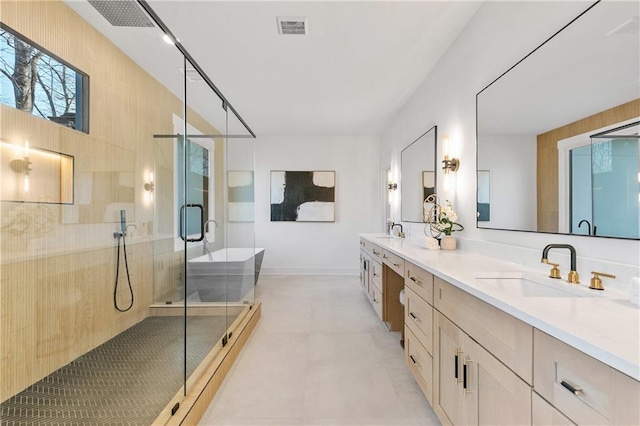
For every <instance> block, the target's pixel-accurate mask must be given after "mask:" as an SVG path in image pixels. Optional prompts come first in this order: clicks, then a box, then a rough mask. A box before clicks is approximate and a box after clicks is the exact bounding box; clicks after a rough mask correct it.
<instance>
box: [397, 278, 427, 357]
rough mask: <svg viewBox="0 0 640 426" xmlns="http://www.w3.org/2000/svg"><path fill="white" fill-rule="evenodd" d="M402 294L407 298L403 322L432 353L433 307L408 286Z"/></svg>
mask: <svg viewBox="0 0 640 426" xmlns="http://www.w3.org/2000/svg"><path fill="white" fill-rule="evenodd" d="M404 294H405V296H406V299H407V301H406V305H405V307H404V322H405V324H406V325H407V326H408V327H409V328H410V329H411V330H412V331H413V333H414V334H415V336H416V337H418V338H419V339H420V342H421V343H422V345H423V346H424V347H425V348H426V349H427V351H428V352H429V353H430V354H433V308H432V307H431V305H429V304H428V303H427V302H426V301H425V300H424V299H423V298H422V297H420V296H418V295H417V294H416V293H415V292H413V291H412V290H411V289H410V288H405V289H404Z"/></svg>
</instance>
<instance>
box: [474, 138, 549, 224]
mask: <svg viewBox="0 0 640 426" xmlns="http://www.w3.org/2000/svg"><path fill="white" fill-rule="evenodd" d="M481 140H482V141H483V143H482V146H483V149H482V155H480V154H478V170H489V172H490V174H491V187H490V194H489V196H490V201H491V210H490V219H491V220H489V221H488V222H481V223H480V226H481V227H483V228H501V229H523V230H528V231H532V230H536V229H537V227H538V223H537V210H536V205H537V194H536V179H537V178H536V156H537V149H536V144H537V140H536V136H535V135H483V136H482V139H481Z"/></svg>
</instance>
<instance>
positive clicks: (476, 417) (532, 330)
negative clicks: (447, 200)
mask: <svg viewBox="0 0 640 426" xmlns="http://www.w3.org/2000/svg"><path fill="white" fill-rule="evenodd" d="M360 244H361V262H360V264H361V283H362V285H363V286H364V288H365V290H366V291H367V294H368V295H369V299H370V300H371V302H372V304H373V306H374V308H375V309H376V312H377V313H378V316H379V317H380V319H381V320H382V321H385V323H386V324H387V326H388V328H389V329H390V330H394V329H396V330H397V329H400V327H399V326H398V324H397V316H396V315H397V312H395V311H396V310H398V309H402V310H403V317H402V318H403V328H404V350H405V358H406V362H407V365H408V366H409V369H410V370H411V372H412V374H413V376H414V377H415V379H416V381H417V383H418V384H419V386H420V388H421V389H422V391H423V392H424V394H425V396H426V398H427V400H428V401H429V403H430V404H431V405H432V406H433V408H434V410H435V412H436V414H437V415H438V418H439V419H440V421H441V422H442V423H443V424H453V425H475V424H484V425H572V424H578V425H581V424H608V425H639V424H640V382H638V380H637V377H636V378H633V377H630V376H629V375H626V374H624V373H622V372H620V371H618V370H617V369H615V368H612V367H611V366H610V365H607V364H606V363H604V362H601V361H600V360H598V359H595V358H593V357H592V356H589V355H587V354H585V353H584V352H583V351H581V350H580V349H577V348H576V347H573V346H572V345H570V344H567V343H564V342H563V341H562V340H560V339H558V338H556V337H552V336H551V335H549V334H548V333H547V332H545V328H546V326H545V325H544V324H545V322H544V321H545V318H537V319H530V320H527V321H523V320H522V319H519V318H517V317H516V315H512V314H511V313H509V312H507V311H508V310H505V309H500V308H498V307H496V305H497V306H501V307H503V305H501V304H500V303H499V299H498V298H497V297H498V296H496V294H491V293H487V294H484V295H481V294H480V293H476V295H474V294H472V292H470V291H467V290H466V289H465V288H464V286H463V285H461V283H460V281H458V280H457V279H455V280H453V279H452V280H447V279H446V278H447V277H448V276H450V274H451V271H450V268H451V267H452V265H454V264H455V265H458V264H459V266H455V268H467V267H473V266H471V265H474V262H473V261H469V262H468V263H465V262H464V261H465V254H464V253H459V252H458V253H447V252H429V254H424V255H423V253H427V251H426V250H424V249H420V248H418V247H416V246H412V245H411V243H410V242H406V241H399V240H394V239H391V238H388V237H386V238H383V237H376V236H373V235H369V234H365V235H363V236H362V237H361V243H360ZM421 250H422V252H421ZM470 256H471V257H474V260H475V265H477V264H478V262H477V258H478V256H477V255H470ZM454 258H455V259H456V260H457V261H459V262H452V260H453V259H454ZM480 263H482V262H480ZM387 278H388V279H390V280H391V283H390V285H388V286H387V285H386V284H387V282H386V281H385V279H387ZM400 280H401V281H402V282H403V284H404V286H403V288H404V292H405V303H404V305H405V306H404V307H402V305H400V304H399V300H398V293H399V291H400V290H401V289H402V287H401V286H398V283H399V281H400ZM449 281H451V282H449ZM372 287H373V291H371V288H372ZM476 289H477V288H476ZM478 296H480V297H478ZM483 299H485V300H483ZM537 303H540V301H538V302H537ZM568 303H570V302H568ZM403 308H404V309H403ZM549 309H551V310H552V309H554V308H553V306H552V305H551V306H550V308H549ZM516 311H517V309H514V310H513V312H516ZM518 315H519V314H518ZM631 315H632V316H631V318H633V313H631ZM521 316H523V317H524V318H526V319H529V316H528V315H521ZM636 318H637V317H636ZM549 330H551V329H549ZM549 330H547V331H549ZM632 330H633V329H632ZM629 338H630V339H635V344H636V345H637V344H638V338H639V336H638V335H630V336H629ZM578 346H579V345H578ZM636 362H637V360H636Z"/></svg>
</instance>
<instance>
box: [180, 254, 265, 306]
mask: <svg viewBox="0 0 640 426" xmlns="http://www.w3.org/2000/svg"><path fill="white" fill-rule="evenodd" d="M263 256H264V249H263V248H255V249H254V248H224V249H220V250H216V251H214V252H212V253H211V254H205V255H202V256H199V257H196V258H194V259H191V260H189V261H187V296H188V297H193V296H194V293H195V294H197V296H198V297H199V300H200V301H201V302H234V303H235V302H243V301H244V298H245V296H247V295H248V294H250V292H251V290H252V289H253V286H254V285H256V284H257V283H258V276H259V275H260V267H261V266H262V258H263Z"/></svg>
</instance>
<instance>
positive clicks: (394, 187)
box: [387, 169, 398, 191]
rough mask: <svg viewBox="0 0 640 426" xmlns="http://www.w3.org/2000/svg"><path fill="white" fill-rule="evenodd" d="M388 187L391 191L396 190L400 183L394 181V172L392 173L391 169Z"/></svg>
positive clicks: (388, 176) (388, 174)
mask: <svg viewBox="0 0 640 426" xmlns="http://www.w3.org/2000/svg"><path fill="white" fill-rule="evenodd" d="M387 182H389V183H388V184H387V189H388V190H389V191H395V190H396V189H398V184H397V183H394V182H393V174H392V173H391V169H387Z"/></svg>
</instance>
